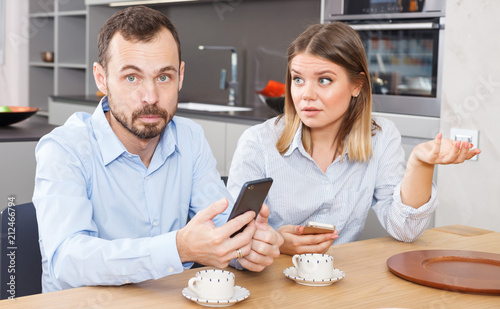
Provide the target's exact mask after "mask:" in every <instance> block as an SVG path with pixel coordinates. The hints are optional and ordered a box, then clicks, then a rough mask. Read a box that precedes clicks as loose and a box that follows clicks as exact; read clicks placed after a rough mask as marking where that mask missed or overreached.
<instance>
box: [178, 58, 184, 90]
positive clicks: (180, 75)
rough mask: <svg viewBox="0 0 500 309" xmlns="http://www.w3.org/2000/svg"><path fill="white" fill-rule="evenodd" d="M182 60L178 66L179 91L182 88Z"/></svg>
mask: <svg viewBox="0 0 500 309" xmlns="http://www.w3.org/2000/svg"><path fill="white" fill-rule="evenodd" d="M184 65H185V63H184V61H181V65H180V66H179V91H181V89H182V83H183V82H184Z"/></svg>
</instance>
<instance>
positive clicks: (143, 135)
mask: <svg viewBox="0 0 500 309" xmlns="http://www.w3.org/2000/svg"><path fill="white" fill-rule="evenodd" d="M108 103H109V112H110V113H111V115H112V116H113V117H114V118H115V119H116V120H117V121H118V122H119V123H120V124H121V125H122V126H123V127H124V128H125V129H127V130H128V131H129V132H130V133H132V134H134V135H135V136H137V137H138V138H140V139H144V140H147V139H152V138H154V137H157V136H158V135H160V134H161V133H162V132H163V130H164V129H165V127H166V126H167V124H168V123H169V122H170V120H172V117H173V114H172V115H171V114H169V113H168V112H167V111H166V110H164V109H162V108H159V107H158V106H157V105H156V104H154V105H150V104H147V105H144V108H142V109H141V110H137V111H135V112H133V113H132V117H131V122H130V123H127V117H126V116H125V115H124V114H123V113H120V112H117V111H114V110H113V108H112V105H114V104H113V102H112V96H111V92H110V91H108ZM118 104H119V103H118ZM144 115H154V116H159V117H161V118H162V119H163V120H164V123H163V124H162V123H161V122H160V123H143V124H142V126H143V128H142V129H141V128H140V127H139V126H138V125H137V124H136V121H137V119H138V118H139V117H140V116H144Z"/></svg>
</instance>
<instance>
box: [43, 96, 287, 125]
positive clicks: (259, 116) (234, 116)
mask: <svg viewBox="0 0 500 309" xmlns="http://www.w3.org/2000/svg"><path fill="white" fill-rule="evenodd" d="M100 99H101V98H100V97H97V96H94V95H81V96H52V100H54V101H55V102H67V103H75V104H84V105H95V106H97V104H98V103H99V101H100ZM245 107H251V108H252V110H251V111H237V112H236V111H232V112H207V111H197V110H189V109H182V108H179V109H177V112H176V115H179V116H183V117H188V118H189V117H195V118H196V117H198V118H205V119H215V120H225V121H229V122H238V121H241V120H243V121H256V122H263V121H266V120H267V119H269V118H273V117H275V116H277V115H278V113H277V112H275V111H273V110H272V109H271V108H269V107H267V106H266V105H264V104H261V105H257V106H245Z"/></svg>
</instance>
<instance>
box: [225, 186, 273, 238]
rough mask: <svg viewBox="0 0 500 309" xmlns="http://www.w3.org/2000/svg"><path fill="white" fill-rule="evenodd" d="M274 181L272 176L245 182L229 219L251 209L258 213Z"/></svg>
mask: <svg viewBox="0 0 500 309" xmlns="http://www.w3.org/2000/svg"><path fill="white" fill-rule="evenodd" d="M272 183H273V179H272V178H270V177H268V178H262V179H257V180H252V181H247V182H245V183H244V184H243V186H242V187H241V191H240V194H239V195H238V198H237V199H236V202H235V203H234V207H233V210H232V211H231V214H230V215H229V219H228V220H227V221H229V220H231V219H233V218H235V217H237V216H239V215H241V214H244V213H245V212H247V211H249V210H253V211H254V212H255V214H258V213H259V212H260V209H261V208H262V204H263V203H264V201H265V199H266V197H267V193H268V192H269V189H270V188H271V185H272ZM245 227H246V226H244V227H242V228H241V229H240V230H239V231H237V232H236V233H234V234H233V235H231V237H233V236H234V235H236V234H238V233H240V232H241V231H243V230H244V229H245Z"/></svg>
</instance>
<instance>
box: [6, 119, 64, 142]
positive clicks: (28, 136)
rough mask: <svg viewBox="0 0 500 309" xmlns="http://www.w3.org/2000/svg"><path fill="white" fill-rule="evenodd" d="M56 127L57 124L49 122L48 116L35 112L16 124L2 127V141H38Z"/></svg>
mask: <svg viewBox="0 0 500 309" xmlns="http://www.w3.org/2000/svg"><path fill="white" fill-rule="evenodd" d="M54 128H56V126H55V125H51V124H48V123H47V118H46V117H42V116H37V115H36V114H35V115H33V116H32V117H30V118H28V119H26V120H23V121H21V122H18V123H16V124H12V125H9V126H4V127H0V142H2V143H4V142H30V141H38V140H40V138H41V137H42V136H44V135H45V134H47V133H49V132H50V131H52V130H53V129H54Z"/></svg>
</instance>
